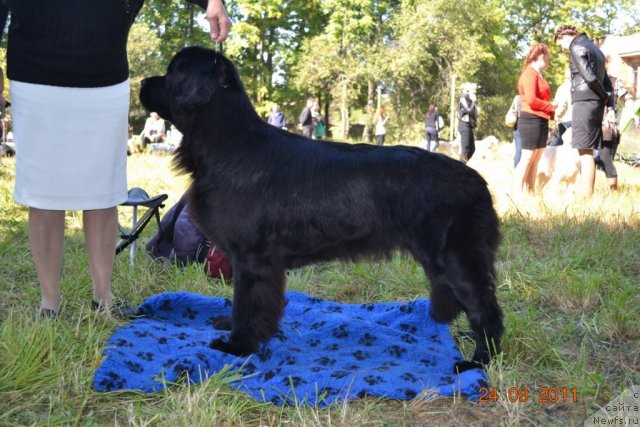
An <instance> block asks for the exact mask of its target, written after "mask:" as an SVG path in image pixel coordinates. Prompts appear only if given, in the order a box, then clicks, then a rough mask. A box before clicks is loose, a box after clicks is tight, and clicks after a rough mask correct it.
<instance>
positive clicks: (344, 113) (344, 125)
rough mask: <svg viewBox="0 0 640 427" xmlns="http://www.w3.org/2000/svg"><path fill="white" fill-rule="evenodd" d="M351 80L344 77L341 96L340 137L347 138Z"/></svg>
mask: <svg viewBox="0 0 640 427" xmlns="http://www.w3.org/2000/svg"><path fill="white" fill-rule="evenodd" d="M348 96H349V81H348V79H347V78H346V77H343V78H342V93H341V96H340V98H341V99H340V118H341V123H340V137H341V138H342V139H343V140H346V139H347V138H348V137H349V100H348Z"/></svg>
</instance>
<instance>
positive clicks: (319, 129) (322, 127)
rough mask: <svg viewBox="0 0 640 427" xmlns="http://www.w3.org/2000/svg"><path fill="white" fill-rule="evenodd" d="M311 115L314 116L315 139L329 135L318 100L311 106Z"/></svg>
mask: <svg viewBox="0 0 640 427" xmlns="http://www.w3.org/2000/svg"><path fill="white" fill-rule="evenodd" d="M311 117H313V139H324V137H325V136H327V126H326V123H325V121H324V117H322V114H320V106H319V105H318V103H317V102H314V103H313V107H311Z"/></svg>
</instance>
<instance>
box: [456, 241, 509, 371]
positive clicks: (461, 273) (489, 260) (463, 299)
mask: <svg viewBox="0 0 640 427" xmlns="http://www.w3.org/2000/svg"><path fill="white" fill-rule="evenodd" d="M455 233H456V232H454V234H455ZM496 233H497V231H496ZM477 237H478V236H476V235H473V236H471V238H472V239H474V238H477ZM494 238H495V239H496V240H497V235H496V236H495V237H494ZM496 245H497V243H496ZM494 250H495V247H493V245H492V244H490V245H488V246H485V245H484V244H483V242H481V241H475V242H472V241H469V240H467V241H466V242H464V243H462V242H461V241H460V240H458V241H455V240H454V241H453V242H452V241H450V242H449V244H448V245H447V248H446V249H445V254H444V260H445V268H444V276H445V278H446V279H445V280H446V283H447V285H448V286H449V289H450V291H451V293H452V294H453V295H455V297H456V300H457V301H458V304H460V306H461V307H462V309H463V310H464V312H465V313H466V315H467V318H468V319H469V323H470V324H471V329H472V330H473V332H474V339H475V345H476V348H475V351H474V353H473V357H472V358H471V361H470V362H466V361H465V362H458V363H456V366H455V367H454V369H455V370H457V371H458V372H463V371H466V370H468V369H472V368H476V367H479V366H481V365H484V364H488V363H489V361H490V359H491V357H492V356H494V355H495V354H497V353H499V352H500V338H501V336H502V332H503V329H504V327H503V320H502V318H503V316H502V310H501V309H500V306H499V305H498V301H497V298H496V289H495V278H496V272H495V267H494V265H493V262H494V256H495V253H494Z"/></svg>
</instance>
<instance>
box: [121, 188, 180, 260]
mask: <svg viewBox="0 0 640 427" xmlns="http://www.w3.org/2000/svg"><path fill="white" fill-rule="evenodd" d="M168 197H169V196H167V195H166V194H159V195H157V196H155V197H149V195H148V194H147V192H146V191H144V190H143V189H142V188H139V187H134V188H132V189H130V190H129V197H128V198H127V201H126V202H124V203H122V204H120V206H129V207H132V208H133V219H132V221H131V227H129V228H126V227H123V226H122V225H120V224H118V232H119V233H120V239H119V240H118V242H117V244H116V255H117V254H119V253H120V252H122V251H123V250H125V249H126V248H127V247H128V246H129V245H131V247H130V249H129V263H130V264H131V265H132V266H133V263H134V260H135V255H136V248H137V247H138V246H139V245H140V243H139V242H138V241H137V239H138V237H139V236H140V233H142V230H144V228H145V227H146V226H147V224H148V223H149V221H151V218H154V217H155V219H156V222H157V224H158V229H159V230H160V229H161V225H160V208H162V207H164V204H163V202H164V201H165V200H167V198H168ZM140 207H144V208H147V210H146V212H145V213H144V214H143V215H142V216H141V217H140V219H138V209H139V208H140Z"/></svg>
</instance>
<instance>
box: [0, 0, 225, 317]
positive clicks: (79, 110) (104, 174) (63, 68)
mask: <svg viewBox="0 0 640 427" xmlns="http://www.w3.org/2000/svg"><path fill="white" fill-rule="evenodd" d="M188 1H189V2H191V3H196V4H198V5H200V6H201V7H203V8H206V11H207V19H208V21H209V24H210V34H211V40H212V41H215V42H221V41H223V40H225V39H226V37H227V35H228V32H229V29H230V27H231V21H230V20H229V17H228V16H227V13H226V11H225V8H224V5H223V4H222V0H188ZM143 2H144V0H92V1H89V0H65V1H56V0H4V1H3V2H1V3H0V30H4V27H5V25H6V22H7V16H8V15H10V16H11V20H10V22H11V23H10V26H9V37H8V44H7V75H8V77H9V78H10V79H11V97H12V115H13V119H14V123H13V124H14V135H15V138H16V140H17V141H19V142H18V144H19V145H20V148H19V149H18V152H19V153H17V156H16V189H15V192H14V198H15V199H16V201H18V202H19V203H21V204H24V205H26V206H28V207H29V243H30V247H31V252H32V255H33V258H34V262H35V267H36V272H37V275H38V280H39V282H40V289H41V291H42V297H41V302H40V311H39V313H40V315H41V316H55V315H56V314H57V313H58V310H59V309H60V299H61V298H60V275H61V271H62V253H63V246H64V225H65V224H64V223H65V219H64V214H65V210H82V211H83V228H84V233H85V240H86V246H87V253H88V258H89V270H90V272H91V278H92V281H93V307H94V308H95V309H99V310H108V311H109V312H110V313H112V314H114V315H120V316H127V315H131V314H133V312H134V310H133V309H132V308H131V307H129V306H128V305H126V304H124V303H121V302H118V301H115V300H114V298H113V294H112V292H111V276H112V270H113V262H114V256H115V250H114V248H115V240H116V236H117V205H118V204H120V203H122V202H124V201H125V200H126V199H127V184H126V144H127V126H128V122H127V118H128V109H129V66H128V62H127V50H126V47H127V38H128V34H129V29H130V28H131V25H132V24H133V21H134V19H135V17H136V15H137V14H138V12H139V11H140V8H141V7H142V5H143ZM0 77H1V76H0ZM2 78H3V77H2ZM4 103H5V100H4V99H3V98H2V97H1V95H0V105H4ZM105 125H106V126H105ZM45 135H46V136H47V137H46V138H44V137H43V136H45ZM67 156H68V157H67ZM61 159H62V160H64V161H63V162H61V161H60V160H61Z"/></svg>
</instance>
